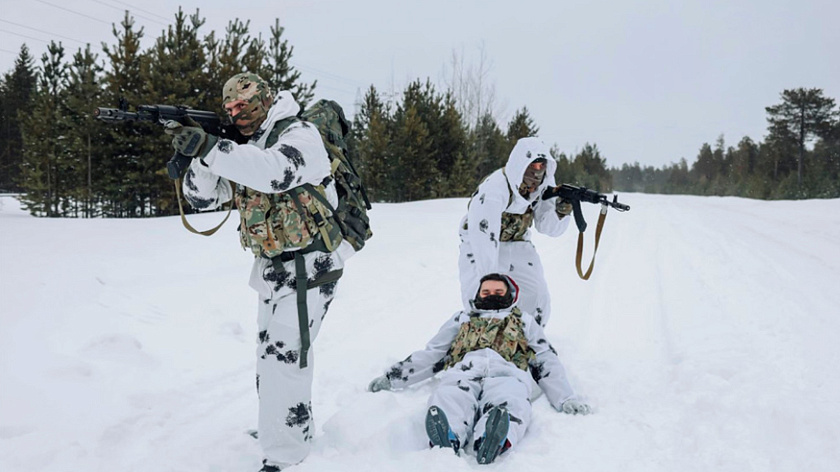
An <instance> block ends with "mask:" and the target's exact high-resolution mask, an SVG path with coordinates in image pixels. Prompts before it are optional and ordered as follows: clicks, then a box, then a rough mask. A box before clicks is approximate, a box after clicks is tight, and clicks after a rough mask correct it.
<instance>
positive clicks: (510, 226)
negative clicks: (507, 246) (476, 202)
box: [464, 169, 534, 242]
mask: <svg viewBox="0 0 840 472" xmlns="http://www.w3.org/2000/svg"><path fill="white" fill-rule="evenodd" d="M502 173H504V169H503V170H502ZM488 178H490V176H489V175H488V176H487V177H485V178H484V180H482V181H481V183H480V184H479V185H481V184H483V183H484V181H485V180H487V179H488ZM505 180H507V174H505ZM508 192H509V193H510V198H509V199H508V206H510V204H511V203H513V199H514V196H513V191H511V189H510V187H508ZM477 193H478V191H477V190H476V192H475V193H473V196H472V198H475V196H476V194H477ZM472 198H470V202H469V203H468V204H467V208H468V209H469V207H470V204H472ZM533 223H534V209H533V208H531V207H530V206H529V207H528V209H527V210H525V213H523V214H521V215H520V214H517V213H508V212H502V229H501V235H499V240H500V241H502V242H509V241H525V233H527V232H528V228H530V227H531V225H532V224H533ZM467 229H468V225H467V222H466V221H465V222H464V230H467Z"/></svg>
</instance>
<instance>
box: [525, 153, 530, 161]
mask: <svg viewBox="0 0 840 472" xmlns="http://www.w3.org/2000/svg"><path fill="white" fill-rule="evenodd" d="M525 157H527V158H528V159H530V158H531V151H528V152H526V153H525Z"/></svg>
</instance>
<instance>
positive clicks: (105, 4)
mask: <svg viewBox="0 0 840 472" xmlns="http://www.w3.org/2000/svg"><path fill="white" fill-rule="evenodd" d="M90 1H92V2H96V3H98V4H100V5H104V6H106V7H108V8H113V9H114V10H117V11H126V9H125V8H120V7H115V6H114V5H109V4H107V3H105V2H102V1H100V0H90ZM128 11H129V12H130V13H131V14H132V15H134V16H136V17H139V18H142V19H144V20H149V21H151V22H153V23H157V24H159V25H163V26H168V23H163V22H161V21H158V20H156V19H154V18H149V17H148V16H143V15H141V14H139V13H137V12H136V11H135V12H131V10H128Z"/></svg>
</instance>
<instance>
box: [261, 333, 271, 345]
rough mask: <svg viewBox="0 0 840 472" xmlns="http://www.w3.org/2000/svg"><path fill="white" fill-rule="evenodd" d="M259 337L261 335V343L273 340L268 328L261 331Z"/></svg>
mask: <svg viewBox="0 0 840 472" xmlns="http://www.w3.org/2000/svg"><path fill="white" fill-rule="evenodd" d="M259 337H260V344H264V343H269V342H271V336H269V334H268V330H264V331H260V334H259Z"/></svg>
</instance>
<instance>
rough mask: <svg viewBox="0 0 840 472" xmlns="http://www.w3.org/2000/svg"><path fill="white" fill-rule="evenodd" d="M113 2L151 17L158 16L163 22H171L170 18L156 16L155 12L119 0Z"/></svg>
mask: <svg viewBox="0 0 840 472" xmlns="http://www.w3.org/2000/svg"><path fill="white" fill-rule="evenodd" d="M111 1H112V2H114V3H119V4H120V5H125V6H127V7H131V8H133V9H135V10H137V11H142V12H143V13H148V14H149V15H152V16H156V17H158V18H160V19H161V20H163V21H170V20H169V19H168V18H166V17H163V16H160V15H158V14H156V13H153V12H150V11H147V10H143V9H142V8H138V7H135V6H134V5H131V4H128V3H126V2H121V1H119V0H111Z"/></svg>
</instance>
